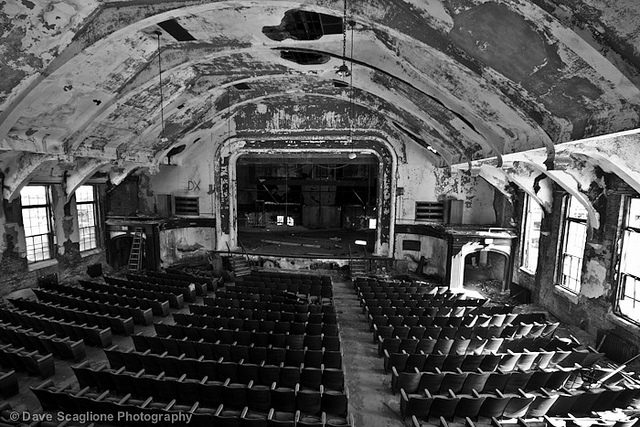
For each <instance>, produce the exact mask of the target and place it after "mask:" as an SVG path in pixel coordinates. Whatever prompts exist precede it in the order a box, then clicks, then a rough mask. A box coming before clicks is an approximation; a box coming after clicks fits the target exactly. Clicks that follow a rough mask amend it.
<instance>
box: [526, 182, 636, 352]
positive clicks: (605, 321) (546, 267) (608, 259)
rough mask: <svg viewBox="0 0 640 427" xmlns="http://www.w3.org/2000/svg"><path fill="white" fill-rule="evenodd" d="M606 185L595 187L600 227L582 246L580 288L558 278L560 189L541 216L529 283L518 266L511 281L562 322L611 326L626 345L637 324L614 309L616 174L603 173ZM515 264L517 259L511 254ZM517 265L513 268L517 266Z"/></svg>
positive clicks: (592, 330)
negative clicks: (537, 252)
mask: <svg viewBox="0 0 640 427" xmlns="http://www.w3.org/2000/svg"><path fill="white" fill-rule="evenodd" d="M605 181H606V184H605V188H601V189H600V190H598V192H597V195H596V198H594V199H593V200H594V207H595V208H596V210H597V212H598V214H599V215H600V219H601V221H600V228H599V229H596V230H591V231H590V232H589V235H588V236H587V241H586V245H585V252H584V259H583V267H582V275H581V289H580V292H579V293H578V294H577V295H576V294H571V293H569V292H567V291H566V290H563V289H561V288H560V287H559V286H558V285H557V283H558V280H559V278H558V272H557V268H558V267H557V266H558V265H559V264H560V263H561V255H560V249H561V241H562V226H563V219H564V218H563V212H562V208H561V207H562V202H563V196H564V194H565V193H564V192H563V191H559V190H558V189H556V190H557V191H555V192H554V199H553V211H552V212H551V213H550V214H547V215H545V217H544V218H543V221H542V230H541V231H542V233H541V237H540V256H539V260H538V268H537V272H536V275H535V280H534V284H533V286H532V285H531V282H532V276H531V275H529V274H526V273H525V272H523V271H517V272H516V274H515V275H514V282H515V283H517V284H518V285H521V286H526V287H527V288H529V289H530V290H531V291H532V296H533V298H534V301H535V302H537V303H539V304H540V305H542V306H544V307H546V308H547V309H548V310H549V311H550V312H551V313H552V314H553V315H555V316H556V317H558V318H559V319H560V320H561V321H563V322H566V323H569V324H573V325H576V326H578V327H580V328H582V329H584V330H585V331H587V332H588V333H589V334H590V335H591V336H592V337H593V338H594V340H595V339H596V337H600V336H603V335H604V334H608V333H610V332H611V331H614V330H615V331H616V334H618V335H622V336H623V339H624V340H626V341H627V342H628V343H629V345H640V327H638V326H637V325H634V324H632V323H630V322H627V321H624V320H623V319H622V318H620V317H619V316H617V315H616V314H615V313H614V301H615V298H616V295H615V292H616V274H615V270H616V263H615V260H616V251H617V248H616V241H617V240H618V218H619V213H620V209H621V207H622V204H623V196H622V194H621V192H619V191H617V189H616V188H617V187H618V183H620V180H619V178H617V177H615V176H614V175H612V174H608V175H607V176H606V179H605ZM516 262H517V263H518V264H516V266H518V265H519V263H520V260H519V259H516ZM516 270H517V269H516Z"/></svg>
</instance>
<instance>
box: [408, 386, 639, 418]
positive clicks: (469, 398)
mask: <svg viewBox="0 0 640 427" xmlns="http://www.w3.org/2000/svg"><path fill="white" fill-rule="evenodd" d="M639 394H640V388H623V387H615V386H614V387H601V388H597V389H589V390H573V391H569V390H566V389H560V390H558V391H555V392H548V391H546V390H544V389H541V390H540V391H539V392H535V393H525V392H524V391H522V390H519V391H518V392H517V393H506V394H505V393H501V392H500V391H499V390H495V391H494V392H492V393H478V392H477V391H475V390H474V391H472V392H471V393H470V394H465V395H461V394H456V393H454V392H453V391H448V392H446V393H444V394H437V395H433V394H431V393H430V392H429V391H427V390H424V391H422V393H415V394H414V393H406V392H405V391H404V390H401V392H400V395H401V397H400V409H401V413H402V416H403V418H406V417H409V416H412V415H415V416H416V417H418V418H423V419H427V420H428V418H429V417H440V416H442V417H444V418H445V419H447V418H448V419H452V418H453V417H454V416H458V417H462V418H464V417H469V418H472V419H473V418H476V417H478V416H482V417H489V418H491V417H496V418H502V417H505V418H518V417H540V416H543V415H550V416H566V415H567V414H569V413H572V414H573V415H589V414H590V413H591V412H592V411H604V410H607V409H609V408H611V407H626V406H627V405H629V404H630V403H631V402H632V401H633V400H634V399H635V398H636V397H637V396H638V395H639Z"/></svg>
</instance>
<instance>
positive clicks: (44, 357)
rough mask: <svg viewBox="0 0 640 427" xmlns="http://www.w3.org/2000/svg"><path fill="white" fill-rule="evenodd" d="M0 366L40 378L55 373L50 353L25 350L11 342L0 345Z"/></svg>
mask: <svg viewBox="0 0 640 427" xmlns="http://www.w3.org/2000/svg"><path fill="white" fill-rule="evenodd" d="M0 366H2V367H4V368H11V369H15V370H16V371H21V372H27V373H28V374H30V375H36V376H39V377H41V378H48V377H50V376H52V375H53V374H55V364H54V362H53V355H52V354H51V353H46V354H40V353H38V350H27V349H25V347H16V346H13V345H12V344H3V345H0Z"/></svg>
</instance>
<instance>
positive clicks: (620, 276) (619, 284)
mask: <svg viewBox="0 0 640 427" xmlns="http://www.w3.org/2000/svg"><path fill="white" fill-rule="evenodd" d="M634 199H636V200H640V196H639V195H634V196H624V198H623V200H622V204H621V207H622V218H621V220H620V222H619V224H620V228H619V233H620V234H619V238H618V239H617V240H618V242H619V243H618V247H617V250H616V257H617V262H616V269H615V274H616V292H615V300H614V303H613V312H614V314H615V315H616V316H618V317H620V318H622V319H624V320H626V321H629V322H632V323H634V324H637V325H640V320H639V319H634V318H632V317H630V316H628V315H626V314H624V313H623V312H622V309H621V308H620V301H621V299H623V298H621V296H623V295H624V293H625V284H624V282H625V278H626V277H631V278H632V279H633V280H635V281H638V282H640V277H639V276H635V275H633V274H629V273H624V272H622V271H621V269H622V262H623V254H624V245H625V240H626V234H627V233H626V232H627V231H632V232H634V233H638V234H640V228H639V227H632V226H630V225H629V216H630V213H631V202H632V201H633V200H634ZM631 299H632V300H633V301H635V302H636V303H637V304H636V303H634V304H633V305H634V307H635V306H636V305H637V306H638V307H640V293H638V294H636V289H634V296H633V298H631Z"/></svg>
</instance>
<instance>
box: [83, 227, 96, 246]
mask: <svg viewBox="0 0 640 427" xmlns="http://www.w3.org/2000/svg"><path fill="white" fill-rule="evenodd" d="M95 247H97V242H96V228H95V227H86V228H81V229H80V250H81V251H86V250H89V249H93V248H95Z"/></svg>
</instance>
